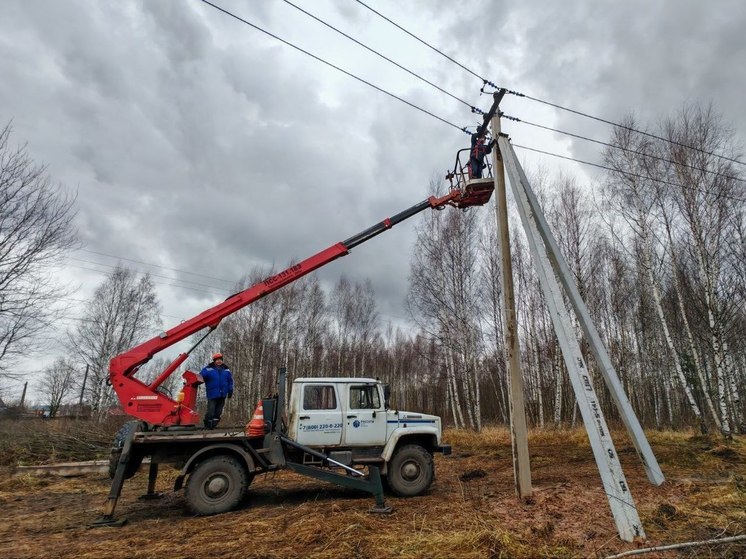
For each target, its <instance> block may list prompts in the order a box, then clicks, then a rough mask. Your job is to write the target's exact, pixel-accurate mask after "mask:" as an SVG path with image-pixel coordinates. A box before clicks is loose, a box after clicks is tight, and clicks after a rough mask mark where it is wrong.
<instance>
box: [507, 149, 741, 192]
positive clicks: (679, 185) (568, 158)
mask: <svg viewBox="0 0 746 559" xmlns="http://www.w3.org/2000/svg"><path fill="white" fill-rule="evenodd" d="M513 147H517V148H519V149H525V150H528V151H533V152H536V153H542V154H544V155H550V156H552V157H558V158H559V159H567V160H568V161H574V162H575V163H582V164H583V165H590V166H591V167H598V168H599V169H605V170H607V171H612V172H614V173H620V174H622V175H628V176H630V177H636V178H639V179H646V180H651V181H654V182H659V183H663V184H668V185H670V186H675V187H678V188H683V189H685V190H696V191H697V192H703V190H702V189H700V188H696V187H692V186H686V185H683V184H679V183H675V182H670V181H667V180H664V179H656V178H654V177H651V176H649V175H648V176H646V175H639V174H637V173H632V172H630V171H620V170H618V169H614V168H612V167H607V166H605V165H601V164H599V163H592V162H590V161H584V160H582V159H576V158H574V157H569V156H567V155H560V154H558V153H552V152H550V151H544V150H541V149H536V148H530V147H528V146H521V145H518V144H513ZM719 196H721V197H723V198H729V199H731V200H735V201H737V202H746V199H744V198H738V197H737V196H731V195H729V194H722V193H721V194H719Z"/></svg>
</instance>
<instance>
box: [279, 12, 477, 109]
mask: <svg viewBox="0 0 746 559" xmlns="http://www.w3.org/2000/svg"><path fill="white" fill-rule="evenodd" d="M283 2H285V3H286V4H288V5H289V6H292V7H293V8H295V9H296V10H298V11H300V12H303V13H304V14H306V15H307V16H308V17H310V18H312V19H315V20H316V21H318V22H319V23H321V24H322V25H325V26H326V27H328V28H329V29H332V30H333V31H336V32H337V33H339V34H340V35H342V36H343V37H346V38H347V39H349V40H350V41H352V42H353V43H355V44H357V45H359V46H361V47H363V48H364V49H366V50H367V51H369V52H372V53H373V54H375V55H376V56H378V57H380V58H382V59H384V60H385V61H386V62H390V63H391V64H393V65H394V66H396V67H397V68H399V69H400V70H404V71H405V72H407V73H408V74H410V75H411V76H414V77H415V78H417V79H418V80H420V81H423V82H425V83H426V84H428V85H430V86H431V87H434V88H435V89H437V90H438V91H440V92H441V93H445V94H446V95H448V96H449V97H451V98H452V99H455V100H456V101H458V102H459V103H462V104H464V105H466V106H467V107H469V109H471V112H472V113H476V114H480V115H481V114H484V111H482V110H481V109H479V108H477V107H475V106H474V105H472V104H471V103H469V102H468V101H464V100H463V99H461V98H460V97H458V96H457V95H454V94H453V93H451V92H450V91H447V90H445V89H443V88H442V87H440V86H439V85H437V84H434V83H433V82H431V81H430V80H428V79H427V78H423V77H422V76H421V75H419V74H417V73H416V72H413V71H412V70H410V69H409V68H406V67H404V66H402V65H401V64H399V63H398V62H396V61H394V60H392V59H390V58H389V57H388V56H386V55H384V54H381V53H380V52H378V51H377V50H375V49H373V48H371V47H369V46H368V45H366V44H364V43H362V42H360V41H359V40H357V39H355V38H354V37H352V36H350V35H348V34H347V33H345V32H344V31H341V30H340V29H337V28H336V27H334V26H333V25H331V24H330V23H327V22H326V21H324V20H323V19H321V18H319V17H317V16H315V15H313V14H312V13H310V12H307V11H306V10H304V9H303V8H301V7H300V6H297V5H296V4H293V3H292V2H291V1H290V0H283Z"/></svg>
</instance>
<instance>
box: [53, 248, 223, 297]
mask: <svg viewBox="0 0 746 559" xmlns="http://www.w3.org/2000/svg"><path fill="white" fill-rule="evenodd" d="M67 258H68V259H69V260H75V261H76V262H83V263H85V264H95V265H96V266H106V267H107V268H112V269H116V266H113V265H111V264H106V263H104V262H96V261H92V260H85V259H83V258H76V257H74V256H68V257H67ZM137 271H138V272H141V273H143V274H148V275H150V276H151V277H154V278H160V279H166V280H171V281H179V282H182V283H188V284H190V285H196V286H198V287H207V288H209V289H219V290H221V291H225V292H226V293H228V289H223V288H221V287H215V286H214V285H208V284H206V283H199V282H196V281H190V280H183V279H178V278H171V277H168V276H161V275H159V274H154V273H152V272H148V271H144V270H137Z"/></svg>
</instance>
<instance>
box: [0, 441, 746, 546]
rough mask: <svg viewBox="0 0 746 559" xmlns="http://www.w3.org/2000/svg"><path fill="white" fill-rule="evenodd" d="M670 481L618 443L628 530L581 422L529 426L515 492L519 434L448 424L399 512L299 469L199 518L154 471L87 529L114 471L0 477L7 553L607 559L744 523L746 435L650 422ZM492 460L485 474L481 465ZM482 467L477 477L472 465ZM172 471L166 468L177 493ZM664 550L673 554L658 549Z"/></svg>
mask: <svg viewBox="0 0 746 559" xmlns="http://www.w3.org/2000/svg"><path fill="white" fill-rule="evenodd" d="M649 436H650V441H651V445H652V446H653V449H654V451H655V453H656V455H657V456H658V459H659V460H660V462H661V467H662V468H663V471H664V473H665V474H666V477H667V483H666V484H664V485H663V486H661V487H653V486H651V485H650V484H649V483H648V482H647V478H646V476H645V473H644V471H643V469H642V467H641V466H640V465H639V462H638V461H637V459H636V456H635V454H634V450H633V448H632V446H631V445H630V443H629V441H628V440H627V439H626V438H625V436H624V435H623V434H622V433H620V432H617V433H615V441H616V442H617V450H618V451H619V454H620V456H621V458H622V461H623V464H624V468H625V473H626V474H627V478H628V480H629V483H630V486H631V489H632V493H633V495H634V497H635V500H636V504H637V506H638V509H639V511H640V515H641V517H642V520H643V525H644V527H645V530H646V532H647V536H648V539H647V541H645V542H643V543H641V542H638V543H634V544H627V543H624V542H621V541H620V540H619V539H618V538H617V537H616V530H615V528H614V525H613V522H612V519H611V515H610V513H609V509H608V504H607V503H606V499H605V497H604V495H603V492H602V491H601V488H600V480H599V477H598V472H597V470H596V469H595V464H594V462H593V458H592V455H591V452H590V448H589V446H588V442H587V438H586V436H585V434H584V432H583V431H581V430H576V431H567V430H559V431H553V430H547V431H540V430H535V431H533V432H532V433H531V435H530V443H529V444H530V449H531V455H532V460H531V466H532V474H533V483H534V490H535V491H534V496H533V497H532V498H531V499H530V500H529V502H519V501H517V500H516V498H515V492H514V486H513V475H512V465H511V464H512V459H511V452H510V436H509V433H508V431H507V430H505V429H502V428H488V429H485V430H484V432H483V433H481V434H475V433H470V432H463V431H447V433H446V436H445V439H446V440H447V442H449V443H451V444H452V445H453V446H454V454H453V456H451V457H445V458H444V457H436V467H437V472H438V473H437V479H436V482H435V484H434V485H433V488H432V490H431V491H430V492H429V493H428V494H427V495H424V496H421V497H418V498H414V499H396V498H393V497H390V498H388V502H389V504H391V505H393V506H394V509H395V511H394V513H393V514H391V515H388V516H378V515H371V514H368V513H367V512H366V511H367V509H368V508H369V507H370V506H371V505H372V499H371V498H370V497H369V496H367V495H365V494H361V493H357V492H354V491H350V490H346V489H342V488H337V487H335V486H332V485H329V484H325V483H322V482H318V481H315V480H310V479H307V478H304V477H301V476H298V475H295V474H292V473H289V472H282V473H279V474H276V475H269V476H265V477H262V478H260V479H257V480H256V481H255V482H254V484H253V485H252V486H251V491H250V497H249V499H248V501H247V502H246V503H245V504H244V505H243V506H242V508H241V509H240V510H238V511H235V512H232V513H228V514H224V515H220V516H217V517H209V518H194V517H191V516H189V515H187V514H186V513H185V512H184V509H183V502H182V496H181V494H180V493H171V492H167V494H166V496H165V498H164V499H162V500H160V501H157V502H147V501H138V500H137V496H138V495H140V494H142V493H143V492H144V490H145V485H146V481H147V479H146V478H147V476H145V475H142V474H140V475H138V476H136V477H135V478H134V479H133V480H131V481H130V482H128V483H127V484H126V485H125V490H124V493H123V498H122V500H121V501H120V504H119V508H118V511H117V512H118V514H120V515H125V516H127V517H128V518H129V523H128V524H127V525H126V526H124V527H123V528H107V529H96V530H88V529H86V528H85V525H87V524H88V523H89V522H91V521H92V520H93V519H94V518H95V517H96V516H97V514H98V507H99V506H100V505H101V504H102V503H103V501H104V499H105V497H106V494H107V492H108V479H104V478H96V477H86V478H78V479H71V480H59V479H52V478H33V477H22V478H17V477H16V478H10V477H8V476H5V477H2V478H0V510H2V511H3V517H4V518H6V519H8V520H10V521H8V520H5V521H3V522H0V556H3V557H14V558H15V557H18V558H20V557H37V556H41V555H44V556H46V557H72V556H75V557H102V556H105V557H107V558H112V559H114V558H119V557H155V556H164V557H165V556H168V557H253V558H283V557H319V558H337V557H358V558H369V557H371V558H372V557H402V558H420V557H448V558H450V557H474V558H477V557H479V558H482V557H492V558H497V557H603V556H605V555H608V554H611V553H614V552H619V551H623V550H626V549H634V548H636V547H641V546H648V545H655V544H661V543H673V542H679V541H689V540H696V539H707V538H712V537H716V536H718V535H722V536H730V535H737V534H743V533H744V532H746V512H744V511H745V510H746V445H745V444H744V441H743V440H742V439H741V440H736V441H735V442H734V443H732V444H731V445H728V446H725V445H722V444H720V443H719V442H717V441H714V440H710V439H706V438H702V437H699V436H694V435H693V434H692V433H670V432H663V433H658V432H652V433H650V434H649ZM477 471H481V472H483V474H484V475H481V474H479V475H474V474H473V473H474V472H477ZM470 473H471V474H472V475H467V474H470ZM173 477H174V474H173V473H169V472H164V474H163V475H162V477H161V479H159V489H161V490H164V491H167V489H168V487H169V482H170V481H172V480H173ZM679 553H680V555H676V554H670V555H663V557H666V556H668V557H679V556H681V557H741V556H745V555H746V549H745V548H744V546H741V547H737V545H736V544H733V545H731V546H729V547H728V546H720V547H711V548H699V549H697V550H693V551H683V552H679ZM658 556H659V557H660V556H661V555H658Z"/></svg>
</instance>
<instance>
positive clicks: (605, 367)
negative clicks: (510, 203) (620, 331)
mask: <svg viewBox="0 0 746 559" xmlns="http://www.w3.org/2000/svg"><path fill="white" fill-rule="evenodd" d="M500 149H501V150H505V149H510V150H511V152H512V153H513V157H515V152H513V148H512V146H511V145H510V143H509V142H508V139H507V138H501V139H500ZM516 161H517V159H516ZM516 172H517V178H518V179H519V180H521V181H522V184H523V185H524V187H525V192H526V198H527V201H528V206H529V208H530V210H531V213H532V214H533V215H534V216H535V219H536V225H537V228H538V230H539V234H540V235H541V238H542V240H543V241H544V245H545V246H546V252H547V254H548V256H549V259H550V261H551V263H552V266H553V268H554V270H555V273H556V274H557V276H558V277H559V279H560V282H561V283H562V287H563V288H564V290H565V294H566V295H567V297H568V299H569V300H570V303H571V304H572V307H573V309H574V310H575V313H576V315H577V317H578V321H579V322H580V326H581V328H582V329H583V334H584V335H585V337H586V340H587V341H588V344H589V346H590V349H591V353H593V357H595V359H596V362H597V363H598V365H599V368H600V370H601V375H602V376H603V379H604V381H605V382H606V386H607V387H608V389H609V393H610V394H611V397H612V399H613V400H614V403H615V404H616V407H617V409H618V410H619V415H620V416H621V418H622V421H623V422H624V425H625V427H626V428H627V431H628V432H629V436H630V438H631V439H632V443H633V444H634V445H635V448H636V449H637V455H638V456H639V458H640V460H641V461H642V464H643V466H644V467H645V472H646V473H647V476H648V479H649V480H650V482H651V483H653V484H654V485H661V484H662V483H663V482H664V481H665V477H664V476H663V472H662V471H661V469H660V466H659V465H658V461H657V460H656V458H655V455H654V454H653V450H652V449H651V448H650V443H648V439H647V437H646V436H645V433H644V432H643V430H642V426H641V425H640V422H639V420H638V419H637V415H635V412H634V410H633V409H632V405H631V404H630V403H629V399H628V398H627V395H626V394H625V392H624V388H623V387H622V383H621V382H620V381H619V377H618V376H617V373H616V370H615V369H614V366H613V365H612V364H611V359H610V358H609V354H608V353H607V351H606V348H605V346H604V344H603V342H602V341H601V336H600V335H599V333H598V330H596V326H595V325H594V324H593V320H592V319H591V315H590V312H589V311H588V307H587V306H586V305H585V302H584V301H583V298H582V297H581V296H580V293H579V292H578V288H577V286H576V285H575V281H574V279H573V277H572V274H571V273H570V269H569V267H568V266H567V262H565V259H564V258H563V257H562V253H560V250H559V247H558V245H557V241H556V240H555V239H554V235H552V232H551V230H550V229H549V225H548V224H547V221H546V219H545V218H544V214H543V213H542V211H541V207H540V206H539V202H538V200H537V199H536V196H535V195H534V192H533V191H532V190H531V187H530V185H529V183H528V179H527V178H526V174H525V173H524V172H523V168H521V166H520V165H517V170H516Z"/></svg>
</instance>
